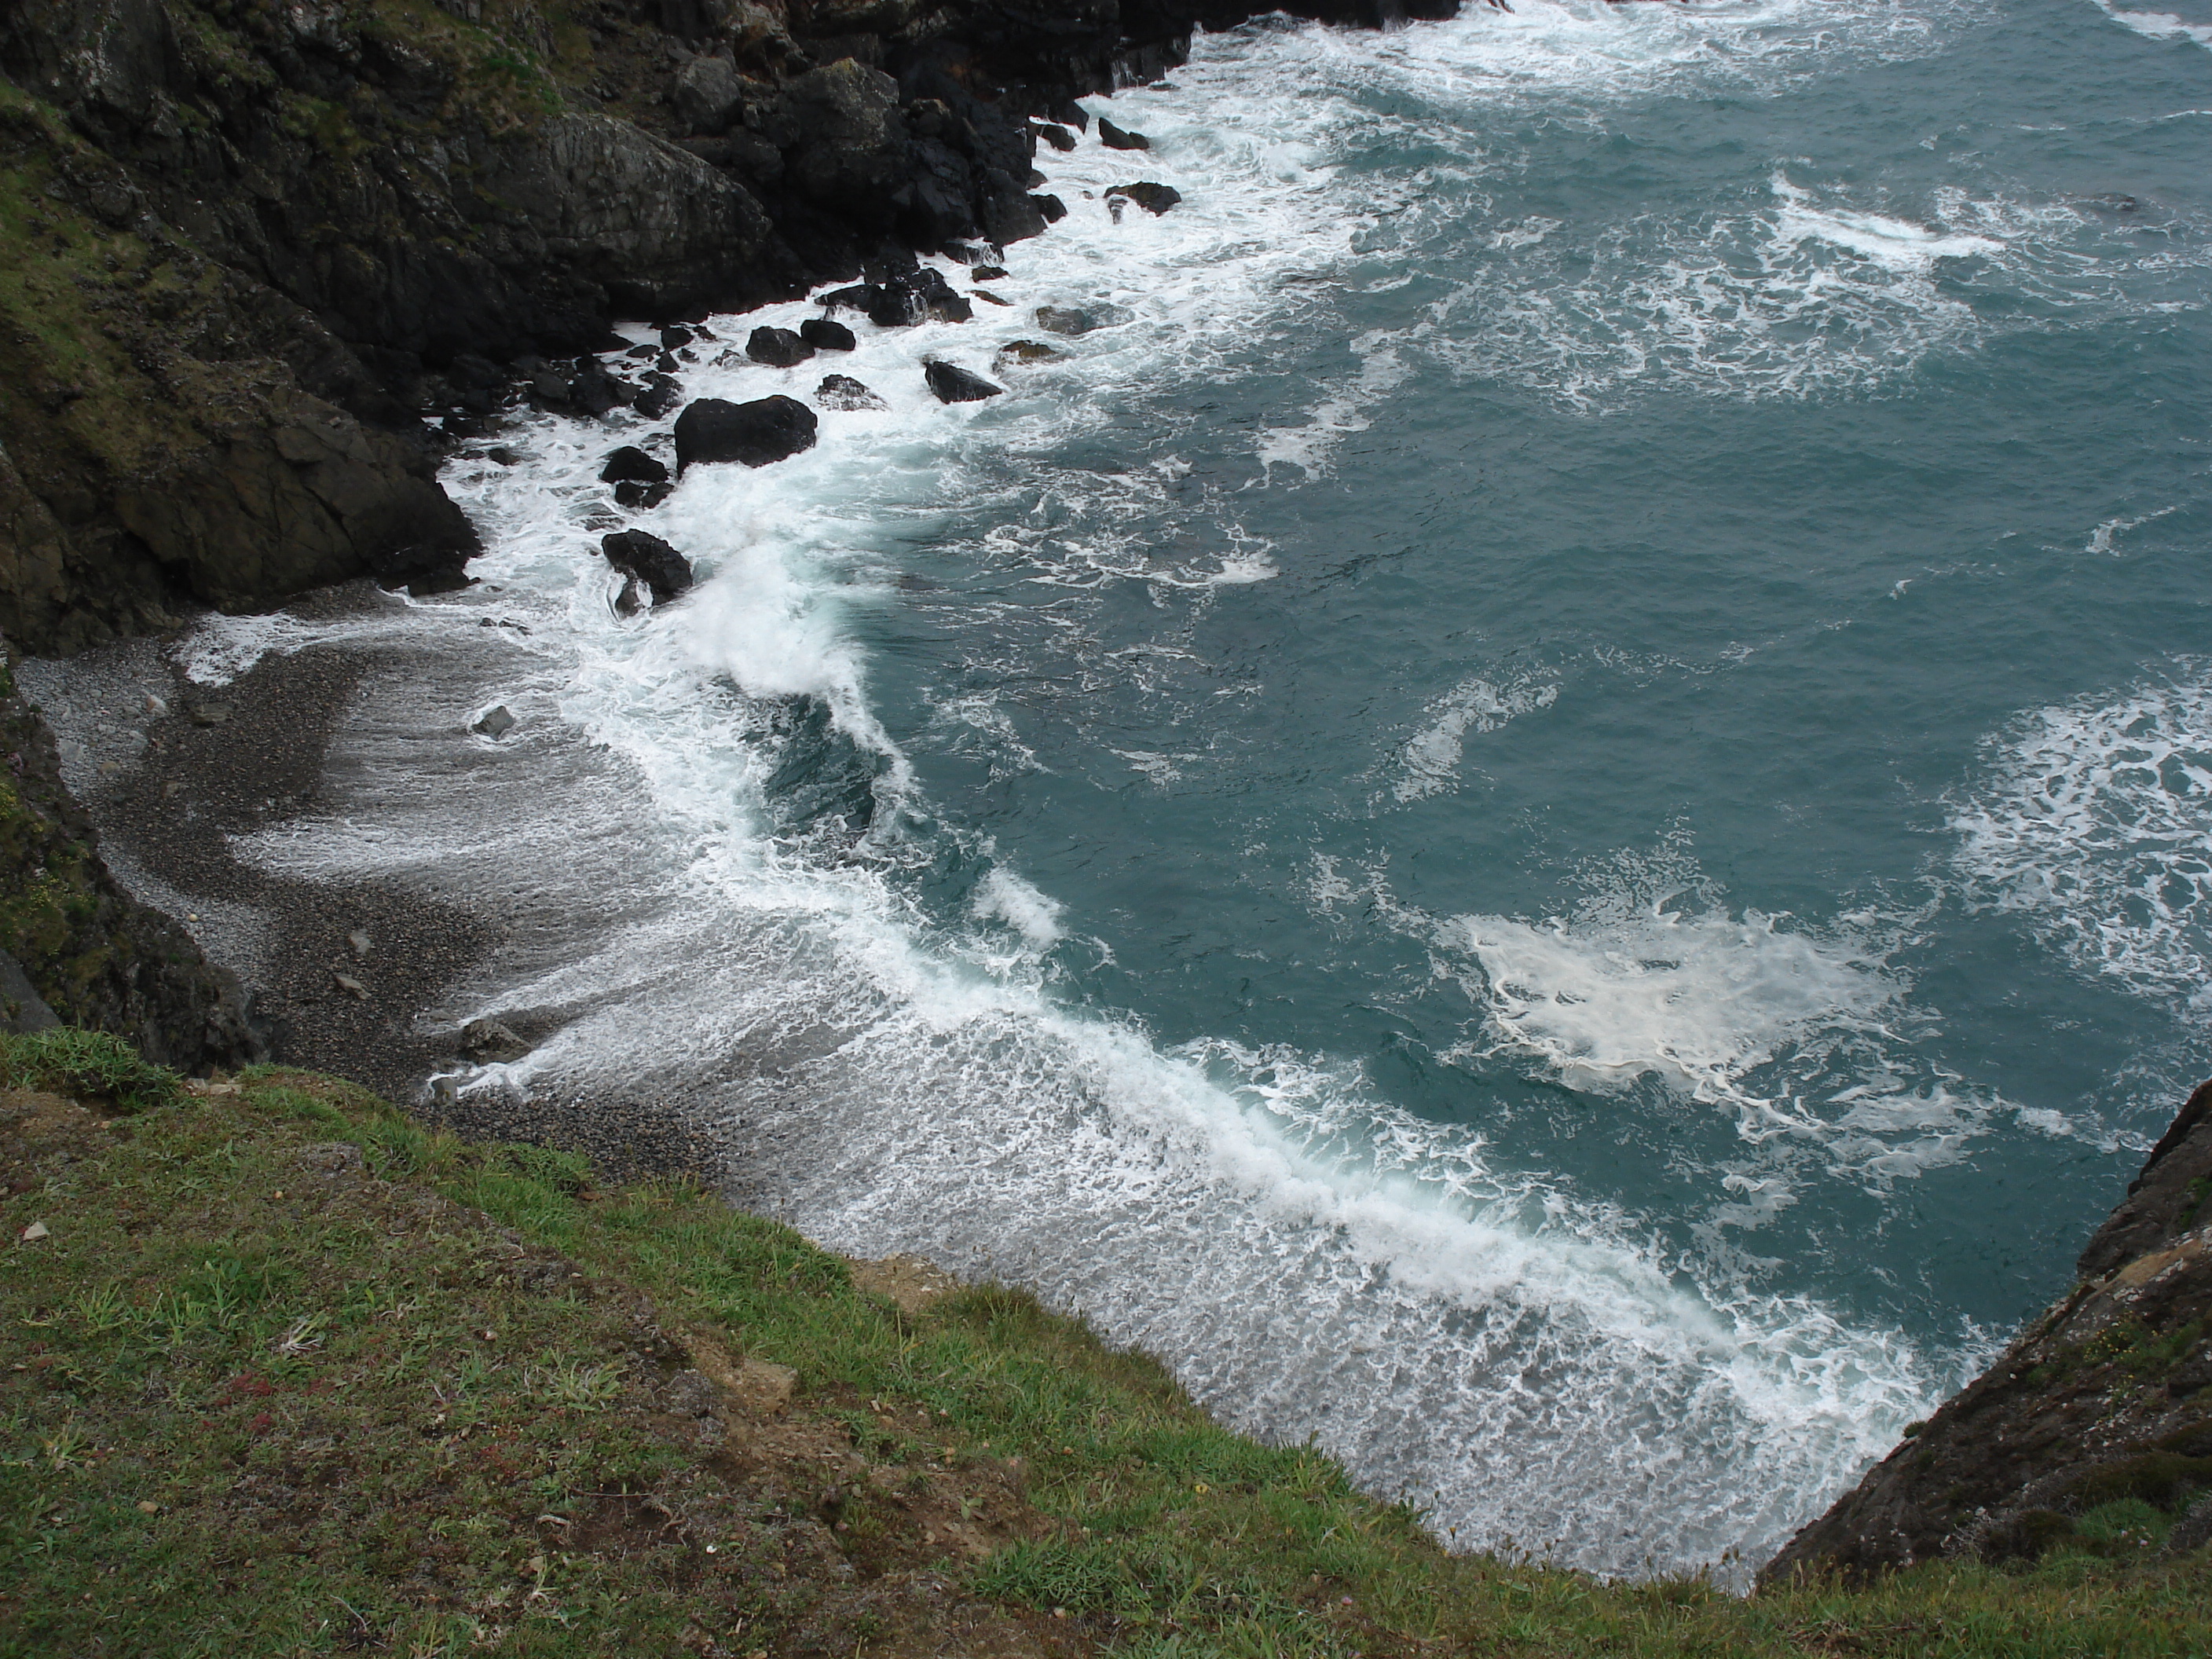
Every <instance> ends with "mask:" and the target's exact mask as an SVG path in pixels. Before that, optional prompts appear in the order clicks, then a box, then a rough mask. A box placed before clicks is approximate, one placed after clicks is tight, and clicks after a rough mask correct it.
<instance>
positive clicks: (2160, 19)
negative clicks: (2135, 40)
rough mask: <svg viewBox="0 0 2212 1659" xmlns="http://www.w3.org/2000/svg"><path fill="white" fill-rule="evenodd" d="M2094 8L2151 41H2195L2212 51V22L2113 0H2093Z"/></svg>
mask: <svg viewBox="0 0 2212 1659" xmlns="http://www.w3.org/2000/svg"><path fill="white" fill-rule="evenodd" d="M2096 4H2097V9H2098V10H2099V11H2101V12H2102V13H2104V14H2105V15H2106V16H2107V17H2109V18H2111V19H2112V21H2114V22H2115V23H2118V25H2119V26H2120V27H2122V28H2124V29H2132V30H2133V31H2135V33H2137V34H2140V35H2143V36H2146V37H2147V38H2148V39H2150V40H2194V41H2195V42H2196V43H2197V45H2198V46H2203V47H2204V48H2206V49H2207V50H2208V51H2212V23H2192V22H2190V21H2188V20H2186V19H2185V18H2183V17H2180V16H2178V15H2175V14H2174V13H2172V12H2170V11H2130V10H2128V9H2126V8H2124V7H2121V6H2116V5H2113V4H2112V0H2096Z"/></svg>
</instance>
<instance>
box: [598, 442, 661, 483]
mask: <svg viewBox="0 0 2212 1659" xmlns="http://www.w3.org/2000/svg"><path fill="white" fill-rule="evenodd" d="M599 482H600V483H649V484H651V483H667V482H668V465H667V463H666V462H665V461H660V460H656V459H653V457H652V456H650V455H648V454H647V453H645V452H644V451H643V450H641V449H640V448H639V447H637V446H636V445H635V444H624V445H623V447H621V448H620V449H617V450H614V451H611V453H609V454H608V456H607V459H606V465H604V466H602V467H601V468H600V469H599Z"/></svg>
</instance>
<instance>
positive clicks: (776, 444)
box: [676, 395, 816, 472]
mask: <svg viewBox="0 0 2212 1659" xmlns="http://www.w3.org/2000/svg"><path fill="white" fill-rule="evenodd" d="M815 426H816V422H815V418H814V411H813V410H811V409H809V408H808V407H807V406H806V405H805V404H802V403H800V402H799V400H798V399H797V398H786V397H782V396H780V395H779V396H777V397H774V398H755V399H754V400H753V401H752V402H750V403H746V404H733V403H729V402H727V401H726V400H724V399H723V398H700V399H699V400H698V401H697V402H696V403H695V404H692V405H691V406H690V408H688V409H686V410H684V412H683V413H682V414H681V415H679V416H677V417H676V470H677V471H678V472H682V471H684V469H685V468H687V467H691V466H701V465H712V464H714V463H718V462H726V461H743V462H744V464H745V465H747V466H767V465H769V464H770V463H771V462H775V461H781V460H785V459H788V458H789V457H791V456H793V455H796V454H798V453H800V452H801V451H802V450H808V449H811V448H813V447H814V436H815Z"/></svg>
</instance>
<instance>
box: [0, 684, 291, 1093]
mask: <svg viewBox="0 0 2212 1659" xmlns="http://www.w3.org/2000/svg"><path fill="white" fill-rule="evenodd" d="M14 668H15V655H14V653H13V652H12V650H9V649H7V648H6V647H4V646H0V744H4V745H5V749H6V755H5V758H6V760H7V762H8V764H7V767H6V769H4V770H0V952H4V953H5V955H6V956H7V957H12V958H13V960H14V963H15V968H16V970H17V974H18V975H20V976H21V980H22V981H25V982H27V986H28V987H29V988H30V989H31V991H32V992H33V994H34V996H35V1000H36V1002H37V1003H38V1004H40V1005H43V1006H45V1007H46V1010H47V1011H48V1012H49V1014H50V1015H52V1016H53V1017H57V1018H59V1020H60V1021H61V1022H62V1023H63V1024H69V1025H81V1026H85V1027H88V1028H90V1029H93V1030H102V1031H112V1032H113V1033H114V1034H115V1035H116V1036H121V1037H127V1038H128V1039H130V1040H131V1042H134V1043H136V1044H137V1045H138V1047H139V1048H140V1049H141V1050H143V1052H144V1053H145V1054H146V1055H147V1057H148V1058H149V1059H151V1060H158V1061H160V1062H161V1063H162V1064H165V1065H169V1066H177V1067H179V1068H180V1069H182V1070H185V1071H191V1072H204V1071H206V1070H207V1069H208V1068H209V1067H210V1066H240V1065H243V1064H245V1063H246V1062H247V1061H250V1060H258V1059H260V1058H262V1057H263V1054H264V1045H263V1042H262V1039H261V1036H260V1035H259V1034H258V1032H257V1031H256V1030H254V1029H253V1028H252V1025H251V1024H249V1023H248V1021H247V1018H246V1010H245V1008H244V1006H243V1004H242V1000H241V998H240V992H239V987H238V982H237V981H236V980H234V978H232V977H231V975H228V974H227V973H225V972H223V971H222V969H218V968H216V967H213V966H211V965H210V963H208V961H207V959H206V957H204V956H203V955H202V954H201V953H200V948H199V946H198V945H197V943H196V942H195V941H194V940H193V939H192V937H191V934H190V933H186V932H185V930H184V929H183V928H182V927H179V926H178V925H177V924H176V923H175V922H173V921H171V920H170V919H169V918H168V917H167V916H165V915H162V914H161V912H160V911H158V910H155V909H153V908H150V907H149V906H147V905H143V904H141V903H139V902H137V900H136V899H133V898H131V896H129V895H128V894H127V893H125V891H124V890H123V889H122V888H121V887H120V886H119V885H118V884H117V883H116V881H115V878H114V877H113V876H112V875H111V874H110V873H109V872H108V868H107V865H106V861H105V860H103V859H102V858H101V857H100V848H99V842H98V839H97V837H96V836H94V831H93V827H92V821H91V819H90V818H89V817H87V816H86V814H85V812H84V810H83V809H82V807H80V806H78V805H77V804H76V801H74V800H73V799H70V794H69V791H68V790H67V789H66V788H65V787H64V786H63V783H62V778H61V765H60V762H59V759H58V757H57V756H56V754H55V750H54V740H53V737H52V733H50V732H48V731H47V730H46V724H45V722H44V721H43V720H40V719H39V717H38V716H37V715H36V714H33V713H32V712H31V710H30V708H28V707H27V705H26V704H25V702H24V701H23V699H22V698H21V696H19V695H18V694H17V692H16V690H15V675H14ZM7 977H8V979H9V980H10V981H13V980H14V978H15V975H9V976H7ZM0 1000H4V1001H5V1002H6V1003H8V1004H12V1005H14V1006H12V1007H8V1008H0V1012H4V1013H5V1014H6V1015H7V1017H8V1020H9V1024H10V1025H11V1028H12V1029H15V1030H25V1029H29V1027H30V1026H31V1025H34V1024H37V1023H38V1014H37V1011H36V1009H35V1007H33V1006H32V1003H31V1001H30V1000H27V999H26V998H25V997H24V995H23V986H22V985H15V986H14V987H13V988H12V989H10V988H9V987H8V986H7V985H0Z"/></svg>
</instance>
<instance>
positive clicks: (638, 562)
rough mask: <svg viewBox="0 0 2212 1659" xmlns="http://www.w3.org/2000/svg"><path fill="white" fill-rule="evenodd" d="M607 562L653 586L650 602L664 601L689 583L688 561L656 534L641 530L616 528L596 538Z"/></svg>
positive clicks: (689, 570) (667, 600)
mask: <svg viewBox="0 0 2212 1659" xmlns="http://www.w3.org/2000/svg"><path fill="white" fill-rule="evenodd" d="M599 547H600V550H602V551H603V552H605V554H606V556H607V562H608V563H609V564H611V565H612V566H614V568H616V569H617V570H619V571H621V572H622V573H623V574H625V575H628V576H635V578H637V580H640V581H641V582H643V583H644V584H645V585H646V586H647V587H650V588H651V589H652V590H653V603H654V604H655V605H666V604H667V603H668V602H669V600H671V599H674V598H675V597H676V596H677V595H678V594H679V593H681V592H684V589H686V588H688V587H690V586H691V580H692V578H691V562H690V560H689V559H687V558H685V557H684V556H683V555H682V554H681V553H678V551H677V550H675V549H674V548H672V547H671V546H670V545H669V544H667V543H666V542H664V541H663V540H661V539H660V538H659V537H658V536H655V535H652V534H649V533H648V532H645V531H642V530H618V531H617V532H614V534H612V535H611V536H606V537H603V538H600V541H599Z"/></svg>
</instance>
